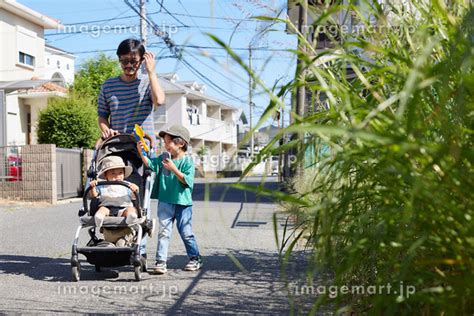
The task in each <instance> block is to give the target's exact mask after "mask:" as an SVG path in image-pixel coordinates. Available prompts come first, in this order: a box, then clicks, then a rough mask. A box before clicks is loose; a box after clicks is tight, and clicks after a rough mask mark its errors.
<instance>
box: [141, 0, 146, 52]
mask: <svg viewBox="0 0 474 316" xmlns="http://www.w3.org/2000/svg"><path fill="white" fill-rule="evenodd" d="M145 16H146V8H145V0H140V38H141V40H142V43H143V45H146V36H147V34H146V21H145Z"/></svg>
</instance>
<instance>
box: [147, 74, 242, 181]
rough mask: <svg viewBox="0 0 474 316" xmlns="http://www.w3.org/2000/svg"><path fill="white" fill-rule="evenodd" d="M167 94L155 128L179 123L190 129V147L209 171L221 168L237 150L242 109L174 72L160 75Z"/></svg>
mask: <svg viewBox="0 0 474 316" xmlns="http://www.w3.org/2000/svg"><path fill="white" fill-rule="evenodd" d="M158 78H159V81H160V85H161V87H162V88H163V90H164V92H165V94H166V101H165V105H164V106H160V107H158V109H157V110H155V129H156V131H157V132H158V131H161V130H165V129H166V128H168V127H169V126H171V125H174V124H180V125H183V126H185V127H186V128H187V129H189V132H190V134H191V143H190V145H191V146H190V147H191V148H189V149H188V150H189V151H190V152H191V153H192V154H193V155H195V156H196V155H199V156H201V157H202V160H203V161H204V163H203V169H204V171H206V172H216V171H221V170H223V169H224V168H225V166H226V164H227V162H228V159H229V158H230V157H232V156H233V154H234V153H235V152H236V150H237V125H236V123H237V122H238V120H239V119H240V115H241V112H242V110H240V109H238V108H235V107H232V106H230V105H228V104H226V103H224V102H222V101H220V100H217V99H215V98H213V97H211V96H209V95H206V94H205V93H204V92H205V88H206V87H205V86H204V85H202V84H198V83H197V82H193V81H191V82H185V81H181V82H180V81H178V80H179V78H178V76H177V75H176V74H175V73H171V74H160V75H158Z"/></svg>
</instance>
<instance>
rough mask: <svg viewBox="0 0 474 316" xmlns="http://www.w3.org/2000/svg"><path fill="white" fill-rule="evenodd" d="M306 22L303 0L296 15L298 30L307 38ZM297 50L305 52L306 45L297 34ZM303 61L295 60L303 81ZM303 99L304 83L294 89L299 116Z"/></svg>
mask: <svg viewBox="0 0 474 316" xmlns="http://www.w3.org/2000/svg"><path fill="white" fill-rule="evenodd" d="M307 23H308V0H303V1H301V2H300V5H299V15H298V31H299V32H300V34H302V37H304V39H306V38H307V36H306V30H307V25H306V24H307ZM298 50H299V51H300V52H301V53H302V54H304V53H305V52H306V47H305V43H304V40H303V39H302V38H301V37H300V36H298ZM303 68H304V61H303V60H302V59H301V58H298V60H297V62H296V69H297V70H296V71H297V72H299V75H300V80H301V81H303V82H304V79H305V71H304V69H303ZM305 99H306V90H305V86H304V85H300V86H299V87H298V88H297V90H296V114H297V115H299V116H303V115H304V108H305Z"/></svg>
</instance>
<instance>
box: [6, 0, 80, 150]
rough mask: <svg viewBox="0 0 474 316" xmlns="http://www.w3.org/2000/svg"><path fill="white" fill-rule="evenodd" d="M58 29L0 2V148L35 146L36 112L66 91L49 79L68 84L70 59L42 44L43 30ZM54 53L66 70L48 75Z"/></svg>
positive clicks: (53, 23)
mask: <svg viewBox="0 0 474 316" xmlns="http://www.w3.org/2000/svg"><path fill="white" fill-rule="evenodd" d="M60 26H61V25H60V24H59V21H57V20H55V19H52V18H50V17H48V16H45V15H43V14H41V13H39V12H36V11H34V10H32V9H30V8H28V7H26V6H24V5H22V4H20V3H18V2H16V1H14V0H0V34H1V36H0V47H1V49H0V146H5V145H25V144H35V143H36V132H35V125H36V124H35V122H36V121H37V118H38V113H39V110H40V109H42V108H44V107H46V106H47V103H48V99H49V98H50V97H53V96H65V93H66V90H65V89H64V88H63V87H61V86H59V85H56V84H54V83H52V82H51V79H53V80H54V81H55V82H58V83H60V81H61V82H64V83H69V82H70V80H71V75H70V72H71V71H72V74H73V73H74V58H73V56H72V55H70V54H68V55H65V54H64V52H63V51H60V50H58V49H54V48H51V47H50V48H48V49H47V47H46V45H45V40H44V30H45V29H57V28H59V27H60ZM58 52H59V53H60V54H61V57H60V58H65V59H66V60H68V61H69V68H70V69H69V71H64V70H68V69H66V68H67V67H65V68H64V69H60V70H61V71H59V70H57V71H56V72H52V73H51V69H49V67H48V65H47V60H48V58H49V59H50V61H51V60H52V57H51V56H52V55H55V54H57V53H58ZM58 60H59V59H58ZM55 73H56V74H55ZM58 77H59V78H60V79H61V80H56V78H58ZM62 79H64V80H62Z"/></svg>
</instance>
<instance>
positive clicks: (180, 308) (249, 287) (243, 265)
mask: <svg viewBox="0 0 474 316" xmlns="http://www.w3.org/2000/svg"><path fill="white" fill-rule="evenodd" d="M187 260H188V259H187V257H186V256H173V257H172V258H170V260H169V261H168V267H169V268H171V269H180V268H181V267H183V266H184V265H185V264H186V262H187ZM301 262H302V261H296V262H294V263H292V264H290V265H289V266H288V268H287V272H286V273H287V275H288V276H289V277H291V278H296V277H300V274H301V273H302V272H303V271H304V267H303V266H302V265H301ZM229 282H230V283H232V284H233V285H232V287H229ZM224 283H226V285H225V286H220V285H221V284H224ZM205 284H213V285H214V286H211V287H209V286H206V287H205V290H204V289H203V286H204V285H205ZM196 294H202V295H196ZM262 295H263V297H262ZM263 301H265V304H262V302H263ZM191 302H192V303H191ZM206 302H213V304H207V303H206ZM270 306H271V307H270ZM269 310H271V312H272V313H277V314H278V313H284V314H286V313H288V311H289V303H288V297H287V290H286V288H285V283H284V282H283V280H282V279H281V275H280V263H279V258H278V254H277V253H276V252H273V253H272V252H267V251H232V250H230V251H229V252H227V253H222V252H221V253H213V254H208V255H206V256H205V257H204V266H203V268H202V270H200V271H199V272H198V274H197V275H196V276H195V277H194V278H193V280H192V282H191V283H190V284H189V285H188V287H187V288H186V289H181V291H180V296H179V299H178V300H176V302H175V303H174V304H173V306H171V308H169V309H168V310H167V311H166V314H180V313H185V312H189V311H192V312H193V313H196V314H219V313H223V312H224V311H225V312H226V313H252V314H254V313H257V314H258V313H268V312H269Z"/></svg>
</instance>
